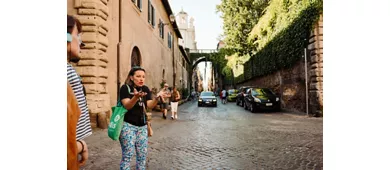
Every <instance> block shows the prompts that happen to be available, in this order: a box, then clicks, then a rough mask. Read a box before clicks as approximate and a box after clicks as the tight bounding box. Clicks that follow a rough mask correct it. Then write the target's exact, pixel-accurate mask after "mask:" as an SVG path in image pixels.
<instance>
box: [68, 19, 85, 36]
mask: <svg viewBox="0 0 390 170" xmlns="http://www.w3.org/2000/svg"><path fill="white" fill-rule="evenodd" d="M67 17H68V23H67V29H66V32H67V33H72V31H73V28H74V25H76V27H77V30H78V31H79V32H81V28H82V26H81V23H80V21H79V20H78V19H77V18H75V17H74V16H71V15H67Z"/></svg>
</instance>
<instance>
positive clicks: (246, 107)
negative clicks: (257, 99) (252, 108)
mask: <svg viewBox="0 0 390 170" xmlns="http://www.w3.org/2000/svg"><path fill="white" fill-rule="evenodd" d="M243 103H244V109H245V110H248V106H247V105H246V103H245V102H243Z"/></svg>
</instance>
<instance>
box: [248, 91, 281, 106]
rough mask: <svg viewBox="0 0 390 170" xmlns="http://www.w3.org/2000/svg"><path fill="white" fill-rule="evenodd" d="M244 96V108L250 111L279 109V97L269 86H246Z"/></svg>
mask: <svg viewBox="0 0 390 170" xmlns="http://www.w3.org/2000/svg"><path fill="white" fill-rule="evenodd" d="M246 94H247V95H245V97H244V109H246V110H250V111H251V112H256V111H261V110H273V111H280V97H279V96H277V95H276V94H275V93H274V92H273V91H272V90H271V89H269V88H259V87H254V88H248V89H247V92H246Z"/></svg>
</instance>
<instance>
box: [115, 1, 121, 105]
mask: <svg viewBox="0 0 390 170" xmlns="http://www.w3.org/2000/svg"><path fill="white" fill-rule="evenodd" d="M118 18H119V22H118V23H119V42H118V44H117V55H116V68H117V69H116V80H117V89H116V90H117V98H118V99H119V91H120V85H121V81H120V53H121V50H120V48H121V45H122V0H119V17H118Z"/></svg>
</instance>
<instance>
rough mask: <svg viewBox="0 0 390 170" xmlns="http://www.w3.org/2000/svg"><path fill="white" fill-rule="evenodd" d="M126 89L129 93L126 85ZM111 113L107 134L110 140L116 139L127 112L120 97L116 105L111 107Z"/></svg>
mask: <svg viewBox="0 0 390 170" xmlns="http://www.w3.org/2000/svg"><path fill="white" fill-rule="evenodd" d="M126 86H127V90H128V91H129V93H130V88H129V86H128V85H126ZM111 109H112V115H111V118H110V124H109V125H108V136H109V137H110V138H111V139H112V140H118V139H119V136H120V134H121V130H122V126H123V118H124V117H125V114H126V112H127V109H126V108H125V107H124V106H123V105H122V102H121V101H120V98H119V99H118V103H117V104H116V106H114V107H112V108H111Z"/></svg>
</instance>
